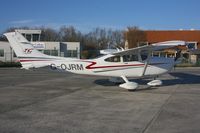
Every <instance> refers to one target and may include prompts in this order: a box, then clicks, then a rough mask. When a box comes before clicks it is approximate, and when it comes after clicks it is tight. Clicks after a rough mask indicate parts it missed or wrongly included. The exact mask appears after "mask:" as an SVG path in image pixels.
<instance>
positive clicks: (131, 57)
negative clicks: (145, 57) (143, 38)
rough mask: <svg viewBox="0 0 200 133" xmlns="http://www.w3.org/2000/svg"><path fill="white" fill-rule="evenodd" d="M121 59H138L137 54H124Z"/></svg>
mask: <svg viewBox="0 0 200 133" xmlns="http://www.w3.org/2000/svg"><path fill="white" fill-rule="evenodd" d="M123 61H124V62H130V61H138V55H124V56H123Z"/></svg>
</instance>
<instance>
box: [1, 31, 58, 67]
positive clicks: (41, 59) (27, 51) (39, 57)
mask: <svg viewBox="0 0 200 133" xmlns="http://www.w3.org/2000/svg"><path fill="white" fill-rule="evenodd" d="M4 35H5V36H6V37H7V39H8V41H9V44H10V46H11V47H12V48H13V50H14V51H15V54H16V55H17V57H18V59H19V62H20V63H21V64H22V68H24V69H29V68H39V67H44V66H48V65H50V63H51V61H52V60H55V59H57V58H58V57H54V56H49V55H45V54H43V53H41V52H39V51H38V50H36V49H35V48H34V47H33V45H32V44H31V43H30V42H29V41H28V40H27V39H26V38H24V37H23V36H22V35H21V34H20V33H18V32H9V33H5V34H4Z"/></svg>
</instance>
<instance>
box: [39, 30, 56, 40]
mask: <svg viewBox="0 0 200 133" xmlns="http://www.w3.org/2000/svg"><path fill="white" fill-rule="evenodd" d="M41 30H42V32H41V41H59V35H58V33H57V32H56V31H55V30H54V29H51V28H44V27H42V28H41Z"/></svg>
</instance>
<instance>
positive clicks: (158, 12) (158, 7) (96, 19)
mask: <svg viewBox="0 0 200 133" xmlns="http://www.w3.org/2000/svg"><path fill="white" fill-rule="evenodd" d="M0 2H1V3H0V13H1V15H0V16H1V17H0V33H2V32H4V31H5V30H6V29H8V28H10V27H23V26H28V27H41V26H44V27H50V28H53V29H59V28H60V27H61V26H64V25H65V26H74V27H75V28H76V29H78V30H79V31H81V32H88V31H91V30H92V29H94V28H96V27H100V28H111V29H120V30H125V29H126V28H127V27H128V26H138V27H139V28H140V29H143V30H179V29H183V30H189V29H197V30H199V29H200V0H0Z"/></svg>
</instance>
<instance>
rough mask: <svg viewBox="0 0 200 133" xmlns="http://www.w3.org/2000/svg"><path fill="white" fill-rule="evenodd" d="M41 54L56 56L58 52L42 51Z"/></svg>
mask: <svg viewBox="0 0 200 133" xmlns="http://www.w3.org/2000/svg"><path fill="white" fill-rule="evenodd" d="M40 52H42V51H40ZM43 53H44V54H46V55H52V56H58V50H44V51H43Z"/></svg>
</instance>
